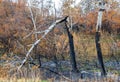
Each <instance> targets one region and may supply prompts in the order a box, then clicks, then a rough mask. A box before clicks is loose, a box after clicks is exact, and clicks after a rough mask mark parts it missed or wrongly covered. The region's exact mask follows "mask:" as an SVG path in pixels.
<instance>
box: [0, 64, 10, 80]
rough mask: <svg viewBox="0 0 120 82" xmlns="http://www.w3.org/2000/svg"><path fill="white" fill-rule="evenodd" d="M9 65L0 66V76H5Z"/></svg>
mask: <svg viewBox="0 0 120 82" xmlns="http://www.w3.org/2000/svg"><path fill="white" fill-rule="evenodd" d="M8 70H9V67H7V66H6V67H2V66H0V78H7V76H8Z"/></svg>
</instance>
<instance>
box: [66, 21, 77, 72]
mask: <svg viewBox="0 0 120 82" xmlns="http://www.w3.org/2000/svg"><path fill="white" fill-rule="evenodd" d="M65 29H66V31H67V35H68V39H69V47H70V58H71V64H72V71H73V72H78V69H77V64H76V57H75V51H74V41H73V36H72V34H71V33H70V31H69V28H68V26H67V24H66V22H65Z"/></svg>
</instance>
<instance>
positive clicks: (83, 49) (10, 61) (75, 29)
mask: <svg viewBox="0 0 120 82" xmlns="http://www.w3.org/2000/svg"><path fill="white" fill-rule="evenodd" d="M99 1H100V0H91V2H90V0H81V2H79V3H76V0H61V2H60V7H58V6H59V5H56V4H55V2H53V1H51V0H30V1H29V0H16V1H14V0H0V74H1V75H0V78H8V77H16V78H23V77H25V78H30V77H37V76H39V77H40V78H42V79H48V78H54V77H56V78H58V76H62V78H64V79H66V77H70V72H71V71H72V70H73V67H72V65H71V64H73V63H71V61H72V60H71V55H70V54H71V53H72V54H75V61H76V66H77V67H76V68H74V70H75V69H76V72H79V73H80V77H81V78H84V76H82V71H87V72H89V73H90V76H89V75H87V76H85V77H89V78H92V75H91V72H92V73H93V72H94V73H96V72H100V71H101V67H100V66H99V62H98V58H97V51H96V44H95V34H96V24H97V17H98V11H99V7H98V5H97V4H98V3H99ZM104 1H106V4H107V5H106V6H107V8H106V10H105V11H104V12H103V16H102V26H101V31H100V33H101V35H100V37H101V38H100V45H101V51H102V56H103V62H104V66H105V69H106V72H107V73H110V74H117V75H118V76H120V2H117V0H116V1H115V0H104ZM66 16H68V19H66V20H65V21H63V22H61V21H60V23H55V26H54V28H53V29H52V30H50V31H49V27H50V26H51V25H53V24H54V22H56V21H57V20H60V19H63V18H64V17H66ZM66 21H67V22H66ZM47 29H48V31H49V33H48V34H46V36H45V37H44V38H42V37H43V35H44V33H46V32H47ZM40 38H42V39H40ZM39 39H40V42H39V43H38V44H37V45H35V47H34V49H33V50H32V51H31V52H30V55H28V57H27V59H26V61H25V62H24V63H23V61H24V59H25V58H26V53H28V51H29V49H30V48H31V47H32V45H34V43H35V42H36V41H37V40H39ZM72 39H73V41H72ZM71 41H72V42H73V46H70V45H71V44H70V42H71ZM71 48H73V49H74V51H73V52H72V51H70V49H71ZM73 57H74V56H73ZM73 61H74V60H73ZM22 63H23V66H22V67H21V68H20V71H17V69H18V67H19V66H20V65H21V64H22ZM74 64H75V63H74ZM74 70H73V71H74ZM29 73H32V74H31V76H30V74H29ZM39 73H40V75H39ZM77 74H78V73H77ZM56 75H58V76H56ZM73 75H74V74H73ZM64 76H65V77H64ZM78 76H79V75H78ZM74 78H75V77H74Z"/></svg>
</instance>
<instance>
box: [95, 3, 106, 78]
mask: <svg viewBox="0 0 120 82" xmlns="http://www.w3.org/2000/svg"><path fill="white" fill-rule="evenodd" d="M99 6H100V10H99V12H98V19H97V25H96V35H95V43H96V50H97V56H98V61H99V64H100V67H101V72H102V75H103V76H106V71H105V67H104V63H103V57H102V50H101V45H100V30H101V25H102V15H103V11H104V10H105V9H104V6H105V3H104V2H101V3H99Z"/></svg>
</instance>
